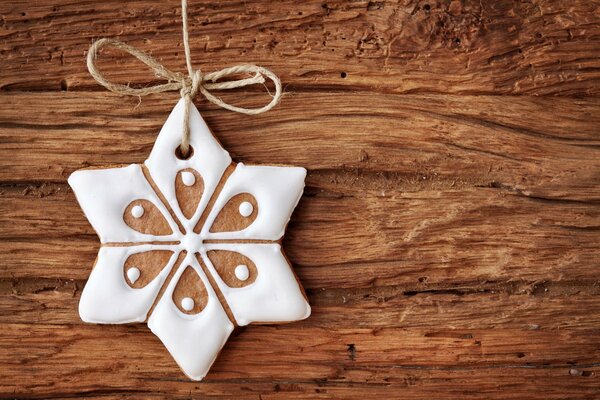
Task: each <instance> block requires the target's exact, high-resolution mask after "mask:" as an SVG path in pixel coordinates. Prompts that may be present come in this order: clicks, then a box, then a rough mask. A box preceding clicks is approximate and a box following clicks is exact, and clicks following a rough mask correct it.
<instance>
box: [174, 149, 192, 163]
mask: <svg viewBox="0 0 600 400" xmlns="http://www.w3.org/2000/svg"><path fill="white" fill-rule="evenodd" d="M193 155H194V148H193V147H192V146H190V148H189V149H188V151H187V154H184V152H183V150H182V149H181V145H179V146H177V148H176V149H175V157H177V158H179V159H180V160H189V159H190V158H192V156H193Z"/></svg>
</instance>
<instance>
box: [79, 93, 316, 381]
mask: <svg viewBox="0 0 600 400" xmlns="http://www.w3.org/2000/svg"><path fill="white" fill-rule="evenodd" d="M182 112H183V102H182V101H180V102H179V103H178V104H177V105H176V107H175V108H174V109H173V111H172V113H171V115H170V116H169V118H168V119H167V121H166V123H165V125H164V126H163V128H162V130H161V132H160V135H159V137H158V139H157V141H156V144H155V146H154V148H153V150H152V153H151V155H150V157H149V158H148V160H146V163H145V164H146V166H147V168H148V171H149V172H150V175H151V176H152V179H153V181H154V182H155V183H156V185H157V186H158V188H159V189H160V191H161V193H162V194H163V195H164V197H165V198H166V200H167V202H168V203H169V206H170V207H171V209H172V210H173V212H174V214H175V216H176V217H177V218H178V219H179V221H180V223H181V224H182V225H183V226H184V228H185V231H186V232H188V233H187V234H185V235H184V234H182V232H181V231H180V230H179V229H178V227H177V225H176V223H175V221H173V219H172V217H171V214H170V213H169V212H168V211H167V208H166V207H165V205H164V204H162V202H161V201H160V199H159V196H157V194H156V193H155V192H154V189H153V188H152V186H151V185H150V184H149V183H148V181H147V180H146V178H145V176H144V174H143V172H142V169H141V166H140V165H130V166H128V167H123V168H111V169H104V170H100V169H93V170H81V171H77V172H75V173H73V174H72V175H71V176H70V177H69V184H70V185H71V187H72V188H73V190H74V192H75V194H76V196H77V199H78V201H79V203H80V204H81V207H82V209H83V211H84V213H85V214H86V216H87V218H88V219H89V221H90V223H91V224H92V226H93V227H94V229H95V230H96V232H98V236H99V237H100V240H101V242H102V243H114V242H119V243H120V245H119V246H121V245H123V243H126V244H127V243H133V244H132V245H130V247H115V246H110V247H102V248H101V249H100V251H99V254H98V260H97V263H96V266H95V268H93V270H92V273H91V275H90V278H89V280H88V283H87V284H86V287H85V289H84V290H83V293H82V296H81V301H80V303H79V313H80V315H81V318H82V319H83V320H84V321H86V322H95V323H126V322H140V321H144V320H145V319H146V317H147V313H148V311H149V309H150V308H151V307H152V304H154V302H155V299H156V297H157V295H158V293H159V291H160V289H161V287H162V285H163V284H164V282H165V280H166V278H167V276H168V275H169V273H170V271H171V269H172V268H173V265H174V263H175V262H176V260H177V256H178V254H179V252H180V251H182V250H186V251H187V255H186V257H185V260H184V261H183V263H182V264H181V265H179V266H178V267H177V271H176V272H175V273H174V276H173V279H171V281H170V282H169V284H168V285H167V287H166V290H165V293H164V294H163V296H162V297H161V298H160V299H159V300H158V302H157V303H156V307H155V308H154V311H153V313H152V315H151V316H150V318H149V320H148V326H149V327H150V329H151V330H152V332H154V333H155V334H156V335H157V336H158V337H159V338H160V340H161V341H162V342H163V343H164V345H165V346H166V347H167V349H168V350H169V352H170V353H171V355H172V356H173V357H174V358H175V360H176V361H177V363H178V364H179V365H180V366H181V368H182V369H183V370H184V372H185V373H186V374H187V375H188V376H189V377H191V378H192V379H196V380H200V379H201V378H202V377H203V376H204V375H205V374H206V373H207V372H208V369H209V368H210V366H211V365H212V363H213V362H214V360H215V358H216V356H217V354H218V352H219V351H220V349H221V348H222V347H223V345H224V343H225V341H226V340H227V338H228V337H229V335H230V333H231V331H232V330H233V324H232V323H231V321H230V320H229V319H228V317H227V314H226V313H225V311H224V309H223V306H222V305H221V303H220V302H219V300H218V297H217V296H216V294H215V292H214V289H213V288H212V287H211V285H210V280H209V279H208V278H207V277H206V275H205V274H204V272H203V270H202V268H200V266H199V265H198V262H197V260H196V258H195V256H194V254H196V253H199V254H201V256H202V257H203V259H204V262H205V264H206V265H207V267H208V269H209V271H210V273H211V275H213V278H214V281H215V282H216V283H217V285H218V286H219V288H220V290H221V291H222V293H223V295H224V297H225V299H226V301H227V303H228V306H229V307H230V308H231V310H232V312H233V315H234V317H235V319H236V321H237V323H238V324H239V325H247V324H249V323H251V322H270V321H272V322H284V321H294V320H299V319H303V318H306V317H308V316H309V315H310V306H309V305H308V303H307V302H306V299H305V298H304V296H303V294H302V290H301V288H300V286H299V284H298V282H297V281H296V278H295V276H294V274H293V272H292V270H291V267H290V265H289V264H288V262H287V260H286V259H285V257H284V256H283V254H282V253H281V249H280V246H279V245H278V244H276V243H271V244H248V243H239V244H206V242H205V241H206V240H208V239H232V240H240V241H243V240H245V239H255V240H256V239H260V240H273V241H274V240H277V239H279V238H281V236H282V235H283V233H284V229H285V226H286V224H287V222H288V221H289V218H290V215H291V213H292V211H293V209H294V208H295V206H296V204H297V202H298V200H299V199H300V196H301V194H302V190H303V187H304V178H305V176H306V170H305V169H304V168H296V167H255V166H245V165H243V164H239V165H237V167H236V169H235V171H234V172H233V174H232V175H231V176H230V177H229V179H228V181H227V182H226V183H225V185H224V187H223V190H222V191H221V193H219V195H218V196H217V200H216V202H215V205H214V207H213V209H212V210H210V213H209V216H208V219H207V221H206V223H205V225H204V227H203V228H202V230H201V233H200V234H196V233H194V232H192V228H193V227H194V226H195V224H196V223H197V221H198V220H199V218H200V216H201V214H202V212H203V210H204V209H205V208H206V205H207V203H208V201H209V199H210V198H211V196H212V194H213V192H214V190H215V188H216V186H217V184H218V183H219V180H220V179H221V176H222V175H223V172H224V170H225V169H226V168H227V166H228V165H229V164H230V163H231V158H230V157H229V154H228V153H227V152H226V151H225V150H223V149H222V148H221V147H220V145H219V144H218V142H217V141H216V140H215V139H214V137H213V136H212V134H211V133H210V131H209V129H208V127H207V126H206V124H205V123H204V121H203V120H202V118H201V117H200V114H199V113H198V111H197V109H196V108H195V107H194V105H193V104H192V105H191V107H190V128H191V137H190V142H191V145H192V147H193V149H194V154H193V156H192V157H191V158H190V159H189V160H179V159H178V158H177V157H176V156H175V149H176V148H177V146H179V144H180V141H181V132H182V125H181V124H182V120H183V116H182ZM186 168H193V169H194V170H196V171H197V172H198V173H199V174H200V175H201V176H202V179H203V181H204V193H203V195H202V198H201V199H200V204H199V206H198V208H197V210H196V212H195V214H194V216H192V218H191V219H190V220H187V219H185V217H184V216H183V213H182V212H181V210H180V209H179V205H178V201H177V199H176V195H175V184H174V183H175V178H176V175H177V173H178V172H179V171H181V170H182V169H186ZM181 178H182V181H183V183H184V184H185V185H188V186H192V185H194V184H195V183H196V177H195V176H194V174H192V173H190V172H188V171H183V173H182V177H181ZM239 193H250V194H252V195H253V196H254V197H255V198H256V201H257V203H258V207H259V210H260V212H259V213H258V216H257V218H256V220H255V221H254V222H253V223H252V224H251V225H250V226H249V227H247V228H246V229H244V230H242V231H239V232H223V233H209V229H210V226H211V224H212V223H213V221H214V219H215V218H216V216H217V215H218V213H219V211H220V210H221V209H222V207H223V206H224V205H225V204H226V203H227V201H228V200H229V199H230V198H231V197H233V196H235V195H236V194H239ZM134 200H148V201H151V202H152V203H153V204H154V205H155V206H156V207H157V208H158V210H159V211H160V212H161V213H162V214H163V216H164V218H165V219H166V220H167V222H168V224H169V226H170V227H171V229H172V230H173V234H171V235H166V236H154V235H147V234H142V233H139V232H137V231H135V230H133V229H131V228H130V227H129V226H127V225H126V224H125V222H124V220H123V213H124V211H125V209H126V208H127V206H128V205H129V204H130V203H131V202H132V201H134ZM140 209H141V212H140ZM253 211H254V207H253V206H252V204H251V203H249V202H243V203H242V204H241V205H240V207H239V212H240V214H241V215H242V216H250V215H251V214H252V212H253ZM131 212H132V215H133V216H134V217H136V218H139V217H141V216H142V215H143V212H144V210H143V208H142V207H139V209H138V208H137V207H133V208H132V210H131ZM149 241H152V242H160V241H176V242H178V244H172V245H171V244H170V245H156V244H155V245H147V244H146V245H136V244H135V243H140V242H149ZM164 249H168V250H172V251H173V252H174V253H173V255H172V257H171V258H170V260H169V262H168V263H167V266H165V268H164V269H163V270H162V271H161V272H160V273H159V274H158V275H157V276H156V277H155V278H154V279H153V280H152V281H151V282H150V283H149V284H148V285H146V286H145V287H143V288H140V289H134V288H131V287H130V286H129V285H128V284H127V282H126V280H125V275H126V277H127V279H128V280H129V282H131V283H132V284H133V283H134V282H135V281H137V280H138V279H139V277H140V271H139V269H138V268H136V267H131V268H129V269H128V270H127V271H126V274H125V275H124V274H123V268H124V262H125V260H126V259H127V257H128V256H129V255H131V254H133V253H136V252H142V251H149V250H164ZM211 249H223V250H229V251H236V252H239V253H241V254H243V255H245V256H246V257H248V258H250V259H251V260H252V261H253V262H254V264H255V265H256V268H257V270H258V274H257V278H256V280H255V281H254V282H253V283H252V284H250V285H248V286H246V287H243V288H231V287H228V286H227V285H225V283H224V282H223V281H222V280H221V278H220V277H219V275H218V274H217V273H216V270H215V268H214V266H213V265H212V263H211V262H210V260H209V259H208V257H207V256H206V252H207V251H208V250H211ZM188 265H190V266H191V267H192V268H194V270H195V271H196V273H198V275H199V276H200V278H201V280H202V282H203V284H204V285H205V286H206V289H207V292H208V297H209V298H208V303H207V305H206V307H205V308H204V309H203V310H202V311H201V312H200V313H198V314H194V315H189V314H186V313H183V312H181V311H180V310H179V308H178V307H177V305H175V304H174V303H173V300H172V294H173V291H174V289H175V287H176V284H177V282H178V281H179V279H180V276H181V274H182V273H183V271H184V270H185V267H186V266H188ZM234 272H235V275H236V277H237V278H238V279H240V280H242V281H245V280H247V279H248V278H249V274H250V272H249V270H248V267H247V266H246V265H238V266H237V267H236V269H235V271H234ZM180 306H181V307H182V308H183V309H184V310H192V309H193V308H194V300H193V299H191V298H184V299H183V300H182V302H181V304H180Z"/></svg>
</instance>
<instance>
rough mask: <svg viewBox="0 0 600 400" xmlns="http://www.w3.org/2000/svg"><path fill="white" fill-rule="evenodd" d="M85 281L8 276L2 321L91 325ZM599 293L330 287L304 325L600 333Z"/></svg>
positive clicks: (581, 289) (549, 288)
mask: <svg viewBox="0 0 600 400" xmlns="http://www.w3.org/2000/svg"><path fill="white" fill-rule="evenodd" d="M83 285H84V281H73V280H68V281H67V280H49V279H48V280H39V279H38V280H34V279H20V280H6V279H3V280H1V281H0V310H1V311H2V313H0V322H1V323H2V324H28V325H44V324H51V325H84V324H83V322H81V320H80V319H79V316H78V314H77V303H78V302H79V295H80V294H81V289H82V288H83ZM598 294H600V288H598V286H597V285H593V284H592V283H587V284H586V282H580V281H578V282H573V281H570V282H564V283H546V284H539V285H532V284H528V283H523V282H513V283H512V284H510V285H508V284H505V285H502V286H500V285H497V284H494V283H489V284H482V285H480V287H475V288H469V287H462V288H461V287H455V288H454V289H451V290H445V289H436V288H435V287H433V288H430V289H421V290H407V289H406V288H405V287H402V286H386V287H376V288H372V287H370V288H363V289H350V288H322V289H313V290H309V298H310V300H311V304H312V307H313V315H312V316H311V318H310V319H309V320H307V321H304V322H302V325H301V327H302V329H309V328H310V329H331V330H332V331H334V332H335V331H337V330H344V329H348V330H350V329H352V328H357V329H358V328H360V329H362V328H365V329H366V328H369V329H374V330H386V329H390V330H393V329H428V330H433V331H436V330H439V331H444V330H448V331H452V330H463V331H465V332H466V333H468V330H472V329H478V330H491V331H493V330H495V329H523V330H525V331H529V330H536V331H537V330H539V329H542V330H545V331H549V332H554V333H556V334H558V332H555V331H558V330H569V329H574V330H586V331H589V333H590V334H591V335H593V336H595V335H600V329H596V328H597V327H598V325H599V323H600V315H599V314H598V313H589V310H590V309H595V308H597V307H598V303H599V302H600V297H599V296H598ZM498 310H502V312H500V313H499V312H498ZM42 315H43V318H40V317H41V316H42ZM594 329H596V330H597V332H596V333H593V332H592V331H593V330H594ZM441 336H444V335H443V334H441ZM431 337H435V335H433V336H431ZM599 351H600V349H599ZM415 354H416V353H415ZM576 354H579V353H576Z"/></svg>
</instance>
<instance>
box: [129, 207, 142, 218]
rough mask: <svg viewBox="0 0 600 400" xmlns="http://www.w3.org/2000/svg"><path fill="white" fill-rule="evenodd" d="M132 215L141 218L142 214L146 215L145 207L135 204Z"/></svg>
mask: <svg viewBox="0 0 600 400" xmlns="http://www.w3.org/2000/svg"><path fill="white" fill-rule="evenodd" d="M131 215H133V218H140V217H141V216H142V215H144V207H142V206H133V208H132V209H131Z"/></svg>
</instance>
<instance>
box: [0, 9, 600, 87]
mask: <svg viewBox="0 0 600 400" xmlns="http://www.w3.org/2000/svg"><path fill="white" fill-rule="evenodd" d="M599 4H600V3H599V2H598V1H597V0H592V1H589V0H576V1H569V2H559V1H550V0H541V1H534V2H514V1H509V0H502V1H494V2H481V1H476V0H464V1H450V0H444V1H436V2H423V1H417V0H410V1H403V2H392V1H377V2H372V1H366V0H365V1H353V2H347V1H343V0H333V1H326V2H323V1H321V0H319V1H316V0H311V1H297V0H286V1H282V2H278V4H277V7H273V6H272V5H271V4H270V3H269V2H262V1H259V0H254V1H244V2H240V1H220V2H217V3H215V2H209V1H194V2H192V3H191V5H190V36H191V38H192V40H191V44H192V53H193V55H194V59H195V61H196V65H198V66H200V67H202V69H203V70H204V71H211V70H215V69H218V68H223V67H225V66H230V65H232V64H238V63H242V62H255V63H260V64H263V65H266V66H268V67H270V68H272V69H273V70H274V71H276V72H277V74H279V75H280V76H281V78H282V80H283V81H284V82H285V84H286V85H289V87H290V88H294V89H295V90H297V89H300V88H318V87H321V88H323V87H344V88H370V89H374V88H376V89H379V90H388V91H395V92H437V93H440V92H442V93H471V94H483V93H488V94H498V93H502V94H507V93H513V94H536V95H546V94H553V95H554V94H559V95H584V94H587V95H598V94H599V93H600V86H599V85H598V81H599V79H600V72H599V67H600V59H599V58H598V57H596V56H595V54H596V53H595V52H597V49H598V46H600V25H599V24H598V14H597V10H598V6H599ZM0 15H1V16H2V18H1V20H0V55H1V56H2V57H0V87H2V88H3V89H5V90H16V89H27V90H31V89H35V90H61V89H63V90H64V89H67V88H69V89H80V88H97V86H96V85H95V83H94V82H93V80H92V79H91V78H90V77H89V74H88V73H87V70H86V67H85V63H84V59H83V58H84V54H85V51H86V50H87V49H88V47H89V45H90V43H91V42H92V40H94V39H96V38H99V37H106V36H108V37H118V38H120V39H121V40H124V41H127V42H128V43H129V44H131V45H134V46H136V47H138V48H140V49H142V50H145V51H148V52H151V53H152V54H153V55H154V56H155V57H157V58H158V59H160V60H161V61H162V62H163V63H164V64H165V65H166V66H167V67H169V68H172V69H176V70H184V64H183V50H182V47H181V21H180V10H179V5H178V4H177V2H155V1H150V0H145V1H135V2H128V3H127V7H126V8H124V7H123V6H122V2H120V1H115V0H112V1H104V2H102V3H98V2H96V1H78V2H71V1H66V0H60V1H53V2H52V3H46V2H22V1H3V2H2V3H1V4H0ZM103 65H104V66H105V68H107V70H108V71H109V72H110V76H111V77H113V78H114V79H117V80H120V81H121V82H134V83H135V82H137V83H145V82H147V80H148V79H149V78H148V77H149V75H150V74H149V73H148V72H147V70H146V69H145V68H144V67H143V66H142V65H140V64H139V63H135V62H133V61H132V60H131V59H129V58H127V59H125V58H122V57H121V58H119V57H117V58H114V57H113V58H111V57H107V60H106V62H105V63H103Z"/></svg>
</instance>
